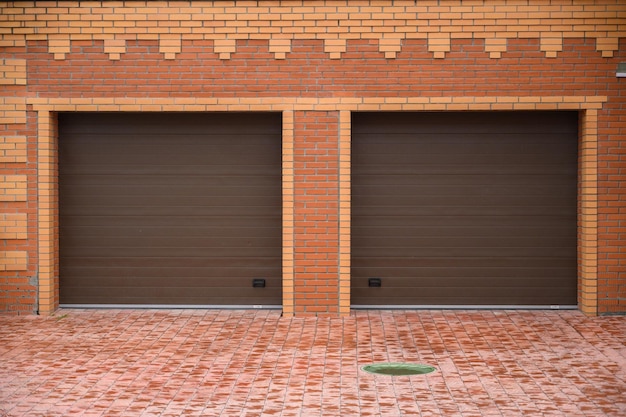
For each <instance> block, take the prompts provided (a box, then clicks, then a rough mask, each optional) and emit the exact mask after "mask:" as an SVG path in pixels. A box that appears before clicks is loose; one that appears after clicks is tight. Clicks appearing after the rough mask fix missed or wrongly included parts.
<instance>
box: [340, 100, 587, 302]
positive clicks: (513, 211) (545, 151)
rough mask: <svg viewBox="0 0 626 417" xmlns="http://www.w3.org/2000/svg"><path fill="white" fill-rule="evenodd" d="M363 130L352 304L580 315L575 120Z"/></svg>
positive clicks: (382, 124) (382, 122)
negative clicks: (548, 309) (543, 309)
mask: <svg viewBox="0 0 626 417" xmlns="http://www.w3.org/2000/svg"><path fill="white" fill-rule="evenodd" d="M352 129H353V137H352V139H353V140H352V149H353V151H352V152H353V154H352V155H353V156H352V161H353V166H352V175H353V177H352V283H351V291H352V300H351V302H352V304H353V306H359V305H361V306H368V305H374V306H377V305H396V306H397V305H405V306H473V305H480V306H555V305H559V306H571V305H576V284H577V281H576V272H577V263H576V242H577V241H576V227H577V226H576V193H577V142H578V140H577V137H578V133H577V114H576V113H573V112H484V113H483V112H459V113H444V112H441V113H355V114H353V119H352ZM377 280H379V281H377ZM378 283H380V287H376V285H378Z"/></svg>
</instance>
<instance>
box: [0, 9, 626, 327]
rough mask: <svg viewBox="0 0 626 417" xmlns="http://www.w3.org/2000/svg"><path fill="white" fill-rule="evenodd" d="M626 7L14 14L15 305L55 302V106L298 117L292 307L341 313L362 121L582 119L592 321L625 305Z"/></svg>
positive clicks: (5, 166) (292, 191)
mask: <svg viewBox="0 0 626 417" xmlns="http://www.w3.org/2000/svg"><path fill="white" fill-rule="evenodd" d="M518 3H519V4H518ZM625 14H626V5H625V4H624V3H623V2H622V1H620V0H598V1H596V2H588V1H578V0H562V1H558V2H557V1H545V0H529V1H528V2H526V1H524V2H510V1H506V0H485V1H473V2H470V3H467V2H461V1H458V0H456V1H455V0H450V1H447V2H438V1H434V0H424V1H420V2H414V1H393V2H392V1H369V0H359V1H333V0H330V1H327V2H320V4H316V3H315V2H302V3H301V2H298V1H294V2H288V3H287V2H278V1H260V2H256V1H237V2H234V1H224V2H210V1H193V2H150V3H147V4H146V3H145V2H124V3H108V4H107V2H103V3H102V4H100V2H89V3H85V2H80V3H79V2H72V1H68V2H63V3H62V4H57V3H56V2H36V4H35V3H33V2H19V3H15V4H13V3H12V2H4V3H0V75H1V76H2V77H1V78H0V290H1V292H0V311H4V312H11V313H29V312H35V311H41V312H43V313H46V312H50V311H53V310H54V309H55V308H56V306H57V305H58V256H57V252H56V251H57V249H58V248H57V245H56V239H57V237H56V223H55V221H56V219H55V215H56V211H55V210H56V191H55V175H54V172H55V165H54V164H55V150H54V149H55V143H56V142H55V141H56V137H55V136H56V135H55V133H54V129H55V126H54V114H55V112H59V111H231V110H232V111H257V110H263V111H281V112H283V113H284V114H285V115H287V116H286V118H285V119H284V120H289V121H290V123H288V124H287V125H286V126H284V127H283V129H284V140H285V144H286V145H285V147H284V149H283V162H284V165H283V172H284V184H283V187H284V207H283V213H284V219H285V220H284V236H285V238H284V242H285V247H284V267H285V272H284V281H285V283H286V284H285V287H284V288H285V302H284V312H285V313H286V314H297V315H307V314H316V315H336V314H346V313H347V312H348V311H349V241H350V236H349V203H350V200H349V162H350V159H349V129H350V118H349V112H351V111H359V110H381V111H404V110H418V111H419V110H442V111H445V110H494V111H496V110H511V109H512V110H516V109H520V110H527V109H554V110H559V109H567V110H572V109H573V110H580V112H581V113H580V114H581V121H582V123H583V125H584V126H583V127H581V149H584V158H581V177H580V178H581V197H580V201H579V210H580V222H579V223H580V242H581V243H580V245H579V264H580V268H579V281H580V284H579V304H580V308H581V309H582V310H583V311H585V312H586V313H588V314H596V313H599V314H604V313H618V312H626V252H625V251H626V249H624V248H625V245H624V244H623V242H624V239H625V238H626V192H624V191H623V190H625V189H626V184H623V181H625V180H626V165H625V164H626V159H625V158H626V155H625V152H626V151H625V149H626V147H625V146H626V145H624V146H623V144H624V143H626V139H624V138H625V137H626V97H625V95H626V87H625V85H624V83H625V82H626V79H618V78H616V76H615V71H616V68H617V64H618V63H619V62H626V40H625V39H624V38H625V36H624V35H625V33H626V23H625V22H624V15H625ZM285 138H289V140H288V141H287V140H286V139H285ZM287 145H288V146H287Z"/></svg>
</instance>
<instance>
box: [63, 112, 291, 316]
mask: <svg viewBox="0 0 626 417" xmlns="http://www.w3.org/2000/svg"><path fill="white" fill-rule="evenodd" d="M59 198H60V219H59V220H60V222H59V224H60V301H61V304H62V305H100V304H107V305H111V304H115V305H167V306H171V305H181V306H187V305H189V306H197V305H219V306H226V305H233V306H251V305H260V306H280V305H281V302H282V296H281V293H282V285H281V276H282V274H281V255H282V249H281V213H282V212H281V116H280V114H279V113H242V114H231V113H229V114H226V113H202V114H200V113H184V114H183V113H74V114H71V113H68V114H60V115H59ZM254 279H264V280H265V287H264V288H261V287H256V288H253V280H254Z"/></svg>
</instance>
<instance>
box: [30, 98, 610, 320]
mask: <svg viewBox="0 0 626 417" xmlns="http://www.w3.org/2000/svg"><path fill="white" fill-rule="evenodd" d="M606 101H607V97H604V96H545V97H539V96H535V97H517V96H500V97H411V98H397V97H395V98H382V97H380V98H378V97H376V98H281V97H270V98H223V99H219V98H192V97H190V98H162V99H149V98H133V97H125V98H53V99H40V98H31V99H28V104H31V105H32V106H33V109H34V110H35V111H36V112H37V114H38V133H37V135H38V137H37V143H38V176H37V178H38V179H37V181H38V199H39V201H38V242H39V243H38V244H39V268H38V270H39V312H40V313H41V314H50V313H52V312H54V311H55V310H56V309H57V308H58V305H59V279H58V274H59V272H58V271H59V256H58V192H57V180H58V178H57V176H58V171H57V130H56V113H59V112H94V111H109V112H111V111H116V112H130V111H150V112H216V111H223V112H228V111H275V112H282V114H283V147H282V150H283V155H282V163H283V167H282V169H283V180H282V181H283V314H284V315H286V316H292V315H294V314H295V311H294V305H295V304H294V299H295V294H296V293H297V291H298V288H297V287H296V285H295V279H294V248H293V245H294V215H293V213H294V212H293V210H294V204H293V202H294V174H293V168H294V167H293V161H294V145H293V144H294V123H295V121H294V112H295V111H298V110H306V111H338V112H339V119H340V123H339V124H340V126H339V131H338V143H339V197H338V198H339V202H338V203H339V206H338V207H339V209H338V210H339V213H338V215H339V242H338V248H339V258H338V259H339V261H338V262H339V265H338V269H337V270H338V273H339V277H338V278H339V288H338V294H339V298H338V299H339V306H337V307H338V309H337V310H336V311H338V312H339V315H342V316H345V315H347V314H349V312H350V138H351V125H350V123H351V122H350V119H351V118H350V114H351V112H353V111H487V110H489V111H506V110H576V111H579V114H580V126H581V128H580V153H579V197H578V213H579V215H578V216H579V218H578V223H579V229H578V230H579V231H578V242H579V243H578V264H579V268H578V270H579V275H578V294H579V296H578V306H579V308H580V309H581V310H582V311H583V312H584V313H586V314H590V315H593V314H596V313H597V234H598V223H597V220H598V218H597V217H598V214H597V213H598V212H597V210H598V209H597V207H598V197H597V177H598V169H597V166H598V161H597V136H598V132H597V131H598V126H597V119H598V109H601V108H602V105H603V103H604V102H606Z"/></svg>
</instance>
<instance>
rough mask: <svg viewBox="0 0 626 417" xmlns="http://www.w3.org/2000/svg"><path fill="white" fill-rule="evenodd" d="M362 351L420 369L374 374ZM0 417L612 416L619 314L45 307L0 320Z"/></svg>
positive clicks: (616, 410)
mask: <svg viewBox="0 0 626 417" xmlns="http://www.w3.org/2000/svg"><path fill="white" fill-rule="evenodd" d="M378 362H410V363H421V364H429V365H433V366H434V367H435V368H437V369H436V371H435V372H433V373H430V374H426V375H413V376H393V377H392V376H381V375H373V374H369V373H366V372H364V371H363V370H362V369H361V367H362V366H363V365H367V364H370V363H378ZM0 416H13V417H17V416H228V417H230V416H255V417H256V416H303V417H315V416H385V417H387V416H446V417H450V416H467V417H469V416H476V417H479V416H481V417H482V416H503V417H514V416H567V417H573V416H615V417H623V416H626V317H625V316H613V317H597V318H588V317H585V316H583V315H582V314H581V313H579V312H576V311H508V312H507V311H357V312H353V313H352V315H351V316H350V317H346V318H334V319H326V318H324V319H323V318H319V319H315V318H282V317H281V316H280V312H278V311H215V310H61V311H59V312H58V313H57V314H56V315H55V316H54V317H36V316H20V317H14V316H0Z"/></svg>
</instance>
